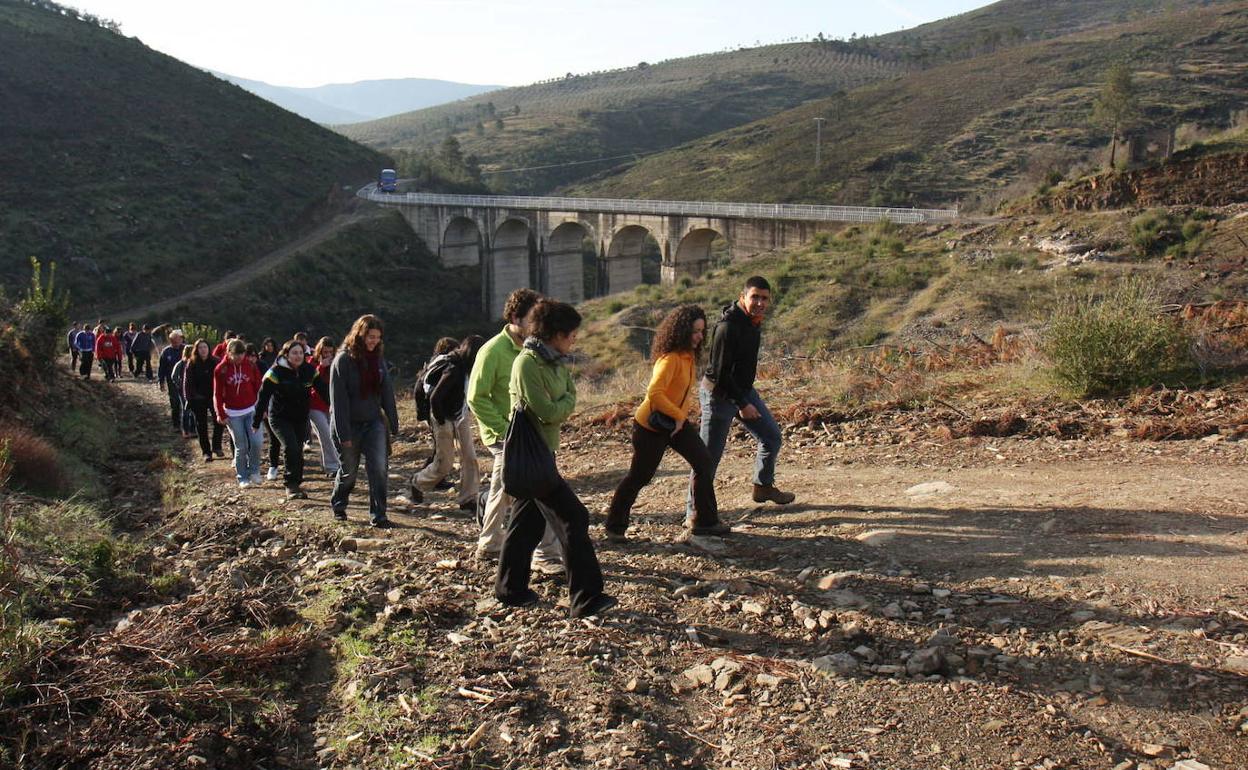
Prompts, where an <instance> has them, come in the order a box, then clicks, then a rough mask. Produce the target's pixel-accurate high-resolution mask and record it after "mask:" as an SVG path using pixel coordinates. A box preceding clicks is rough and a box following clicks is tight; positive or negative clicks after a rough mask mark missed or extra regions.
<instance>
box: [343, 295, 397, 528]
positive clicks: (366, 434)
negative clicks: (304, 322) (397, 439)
mask: <svg viewBox="0 0 1248 770" xmlns="http://www.w3.org/2000/svg"><path fill="white" fill-rule="evenodd" d="M383 333H384V326H383V325H382V323H381V319H380V318H377V317H376V316H373V315H362V316H360V317H359V318H357V319H356V320H355V323H354V324H352V326H351V331H349V332H347V336H346V338H345V339H343V341H342V349H341V350H339V351H338V355H337V357H335V358H334V363H333V364H332V365H331V366H330V370H329V416H330V420H331V421H332V422H333V426H334V436H335V437H336V438H337V439H338V446H339V455H338V475H337V476H335V477H334V491H333V495H332V496H331V498H330V505H331V506H332V507H333V510H334V518H335V519H338V520H340V521H345V520H346V518H347V503H348V501H349V500H350V497H351V490H353V489H354V488H355V481H356V478H357V476H358V475H359V470H360V457H361V456H363V458H364V468H365V470H366V472H367V474H368V514H369V524H371V525H372V526H374V527H377V528H379V529H390V528H391V527H393V526H394V524H393V523H392V522H391V521H390V519H388V518H386V482H387V481H388V478H387V477H388V475H389V473H390V468H389V453H390V442H389V437H390V436H393V435H395V434H397V433H398V432H399V412H398V409H397V408H395V404H394V383H393V382H392V381H391V379H390V372H388V371H386V360H385V358H384V357H383V353H384V345H383V344H382V334H383Z"/></svg>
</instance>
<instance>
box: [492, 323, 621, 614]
mask: <svg viewBox="0 0 1248 770" xmlns="http://www.w3.org/2000/svg"><path fill="white" fill-rule="evenodd" d="M580 325H581V315H580V313H577V312H576V308H574V307H572V306H571V305H569V304H566V303H564V302H555V301H553V300H542V301H541V302H539V303H538V304H537V307H535V308H534V309H533V316H532V333H533V336H531V337H529V338H528V339H527V340H525V342H524V350H523V351H521V353H520V355H518V356H516V360H515V363H513V364H512V367H511V385H510V391H511V406H512V409H515V407H516V405H517V404H519V403H523V404H524V405H525V413H526V414H527V415H528V417H529V419H530V421H532V423H533V424H534V426H535V427H536V428H537V430H538V432H539V433H540V434H541V436H542V438H543V439H544V440H545V441H546V445H547V446H549V447H550V451H551V452H552V453H555V452H558V450H559V427H560V426H561V425H562V424H563V423H564V422H565V421H566V420H567V419H568V417H570V416H571V415H572V410H574V409H575V408H576V384H575V383H574V382H573V381H572V373H571V372H570V371H568V367H567V365H566V364H567V363H568V361H569V354H570V353H571V352H572V348H573V347H575V345H576V336H577V330H578V329H579V328H580ZM547 526H549V527H550V528H551V529H552V530H553V531H554V533H555V535H556V537H558V539H559V541H560V542H561V543H562V545H563V551H564V564H565V566H566V569H567V575H568V592H569V594H570V600H571V605H570V611H571V614H572V617H574V618H579V617H588V616H590V615H597V614H600V613H602V612H605V611H607V610H608V609H610V608H611V607H613V606H614V605H615V603H616V600H615V598H614V597H612V596H610V595H608V594H606V593H603V590H602V589H603V584H602V568H601V567H599V566H598V556H597V554H595V553H594V544H593V542H592V541H591V540H590V539H589V511H588V510H587V509H586V508H585V504H584V503H582V502H581V501H580V498H578V497H577V496H576V493H575V492H573V491H572V487H570V486H568V482H567V481H563V480H562V479H561V480H560V482H559V485H558V486H557V487H555V490H554V491H553V492H551V493H550V494H548V495H546V496H545V497H543V498H540V499H536V500H517V501H516V503H515V507H514V508H513V509H512V514H511V521H510V522H509V523H508V525H507V535H506V538H505V539H504V540H503V550H502V553H500V554H499V559H498V573H497V575H496V577H495V583H494V595H495V596H497V597H498V599H499V601H501V602H502V603H503V604H506V605H509V606H513V607H524V606H529V605H532V604H535V603H536V602H537V601H538V596H537V594H536V593H534V592H533V590H532V589H531V588H529V561H530V559H531V558H532V557H533V551H534V549H535V548H537V544H538V543H539V542H540V541H541V539H542V535H543V533H545V531H546V527H547Z"/></svg>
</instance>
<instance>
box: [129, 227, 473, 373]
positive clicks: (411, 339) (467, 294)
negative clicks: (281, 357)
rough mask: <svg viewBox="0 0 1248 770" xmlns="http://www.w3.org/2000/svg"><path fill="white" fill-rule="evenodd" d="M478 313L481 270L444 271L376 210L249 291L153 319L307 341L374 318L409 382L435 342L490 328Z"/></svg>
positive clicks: (256, 337) (405, 231)
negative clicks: (301, 336) (303, 335)
mask: <svg viewBox="0 0 1248 770" xmlns="http://www.w3.org/2000/svg"><path fill="white" fill-rule="evenodd" d="M365 265H366V266H367V270H365V271H363V272H362V271H361V266H365ZM480 308H481V271H480V270H479V269H478V268H475V267H460V268H445V267H442V266H441V265H440V264H438V259H437V257H436V256H434V255H433V254H431V253H430V252H429V250H428V248H427V247H426V246H425V245H424V244H423V243H422V242H421V241H420V239H419V238H417V237H416V236H415V235H414V234H413V233H412V231H411V228H409V227H408V226H407V223H406V222H405V221H404V220H403V217H402V216H401V215H399V214H398V213H397V212H395V211H390V210H379V211H378V212H377V215H376V216H375V217H373V218H371V219H367V220H364V221H362V222H360V223H359V224H355V225H352V226H350V227H347V228H345V229H344V230H342V231H340V232H339V233H338V234H337V235H336V236H335V237H334V238H331V239H330V240H328V241H326V242H324V243H322V244H320V245H318V246H316V247H314V248H312V249H309V250H308V251H305V252H303V253H301V254H299V255H297V256H295V257H294V258H293V259H291V260H290V261H289V262H286V263H284V264H283V265H281V266H279V267H277V268H274V269H273V270H271V271H269V272H268V273H267V274H265V275H262V276H260V277H258V278H257V279H256V280H255V281H254V283H253V285H252V286H251V287H249V288H248V289H247V290H246V291H245V292H242V293H239V292H226V293H223V294H219V295H216V296H214V297H209V298H207V299H203V300H195V301H193V302H190V303H187V304H185V305H183V306H181V307H178V308H175V309H173V310H171V311H169V312H168V313H164V314H162V315H161V317H160V318H153V319H150V320H153V321H157V322H169V321H173V322H181V321H183V320H193V321H197V322H206V323H210V324H212V325H213V326H215V327H216V328H217V329H218V330H224V329H235V330H237V331H239V332H240V333H242V334H243V335H244V336H246V337H247V338H248V339H250V340H260V339H262V338H264V337H266V336H272V337H275V338H278V339H287V338H289V336H290V335H292V334H294V333H295V332H296V331H306V332H308V334H309V335H310V337H311V339H312V340H313V341H315V340H316V339H318V338H319V337H321V336H328V337H330V338H331V339H333V340H335V341H340V340H341V339H342V338H343V336H345V334H346V332H347V330H348V329H349V328H350V327H351V322H352V321H354V320H355V319H356V318H358V317H359V316H361V315H363V314H364V313H375V314H376V315H378V316H380V317H381V319H382V321H384V322H385V324H386V356H387V358H388V359H389V360H390V361H391V362H392V363H396V364H398V366H399V368H400V374H401V375H402V376H403V377H408V376H410V375H412V374H413V373H414V372H415V368H416V366H417V365H418V364H419V363H420V362H423V361H424V360H425V359H426V358H428V356H429V351H430V350H432V349H433V343H434V342H436V341H437V339H438V338H439V337H442V336H445V335H451V336H454V337H456V338H460V337H463V336H464V335H467V334H474V333H475V334H493V333H494V332H496V331H497V330H496V329H495V328H494V327H495V323H494V322H493V320H490V319H486V318H485V316H484V314H483V313H482V312H481V311H480Z"/></svg>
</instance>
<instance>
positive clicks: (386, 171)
mask: <svg viewBox="0 0 1248 770" xmlns="http://www.w3.org/2000/svg"><path fill="white" fill-rule="evenodd" d="M398 182H399V175H398V174H396V173H395V171H394V169H392V168H383V169H382V170H381V174H379V175H378V176H377V189H378V190H381V191H382V192H388V193H392V192H394V191H395V190H396V189H398Z"/></svg>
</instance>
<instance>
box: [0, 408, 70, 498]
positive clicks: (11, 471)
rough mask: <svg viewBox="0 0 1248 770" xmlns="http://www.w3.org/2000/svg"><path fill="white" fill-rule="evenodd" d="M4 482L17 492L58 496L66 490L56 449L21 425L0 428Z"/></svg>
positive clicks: (0, 477)
mask: <svg viewBox="0 0 1248 770" xmlns="http://www.w3.org/2000/svg"><path fill="white" fill-rule="evenodd" d="M0 447H2V448H3V451H2V452H0V481H7V483H8V484H11V485H12V486H13V487H15V488H21V489H27V490H30V491H32V492H39V493H43V494H55V493H56V492H58V491H59V490H60V489H61V487H62V482H63V474H62V472H61V457H60V453H59V452H57V451H56V448H55V447H53V446H52V445H51V444H49V443H48V442H47V441H45V440H44V439H42V438H40V437H39V436H36V435H35V434H33V433H31V432H30V431H29V430H27V429H26V428H24V427H22V426H21V425H16V424H13V423H9V424H4V425H0Z"/></svg>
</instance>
